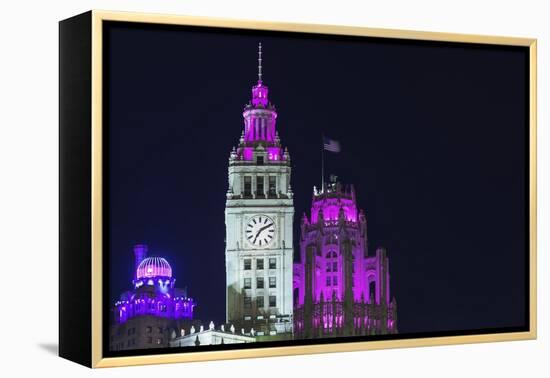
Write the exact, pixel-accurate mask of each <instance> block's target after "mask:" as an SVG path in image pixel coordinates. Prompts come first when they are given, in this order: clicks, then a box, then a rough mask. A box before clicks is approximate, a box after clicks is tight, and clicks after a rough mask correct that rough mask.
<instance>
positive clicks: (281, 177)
mask: <svg viewBox="0 0 550 378" xmlns="http://www.w3.org/2000/svg"><path fill="white" fill-rule="evenodd" d="M260 49H261V47H260ZM259 54H260V55H259V56H260V61H259V62H260V67H261V50H260V53H259ZM260 72H261V68H260ZM276 119H277V112H276V110H275V106H274V105H273V104H271V103H270V102H269V100H268V87H267V86H266V85H264V84H263V82H262V79H261V73H260V74H259V77H258V82H257V84H256V85H254V86H253V87H252V99H251V101H250V102H249V103H248V104H247V105H246V106H245V108H244V111H243V120H244V129H243V132H242V135H241V138H240V140H239V144H238V146H237V147H236V148H235V147H234V148H233V150H232V151H231V153H230V156H229V167H228V179H229V180H228V181H229V182H228V184H229V185H228V190H227V195H226V197H227V199H226V208H225V226H226V240H225V244H226V246H225V262H226V286H227V292H226V322H227V323H231V324H235V326H236V327H237V328H239V329H240V328H241V327H243V328H246V329H249V328H255V329H257V330H258V331H260V332H263V333H266V334H273V333H275V334H279V333H288V332H291V330H292V311H293V304H292V264H293V245H292V243H293V240H292V239H293V235H292V232H293V217H294V204H293V193H292V190H291V187H290V173H291V168H290V155H289V153H288V151H287V150H286V149H283V147H282V145H281V142H280V139H279V136H278V134H277V130H276V127H275V125H276Z"/></svg>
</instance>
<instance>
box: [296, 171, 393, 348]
mask: <svg viewBox="0 0 550 378" xmlns="http://www.w3.org/2000/svg"><path fill="white" fill-rule="evenodd" d="M293 287H294V333H295V336H296V337H298V338H300V337H303V338H312V337H330V336H351V335H373V334H388V333H396V332H397V323H396V321H397V318H396V307H397V306H396V302H395V298H393V299H392V298H391V297H390V274H389V260H388V257H387V255H386V250H385V249H383V248H378V249H377V250H376V253H375V254H374V255H369V253H368V249H367V219H366V216H365V213H364V212H363V211H362V210H360V211H358V210H357V205H356V199H355V189H354V187H353V186H349V187H343V186H342V185H341V184H340V183H336V182H333V183H330V184H327V185H326V187H325V188H323V189H322V190H320V191H317V190H316V189H314V193H313V201H312V206H311V217H310V218H308V217H307V215H306V214H304V216H303V218H302V222H301V237H300V262H299V263H295V264H294V284H293Z"/></svg>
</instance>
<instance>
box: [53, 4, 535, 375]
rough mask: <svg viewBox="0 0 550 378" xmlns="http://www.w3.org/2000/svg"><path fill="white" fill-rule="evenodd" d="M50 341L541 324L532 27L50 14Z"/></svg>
mask: <svg viewBox="0 0 550 378" xmlns="http://www.w3.org/2000/svg"><path fill="white" fill-rule="evenodd" d="M59 61H60V84H59V85H60V113H59V114H60V277H59V279H60V308H59V311H60V316H59V320H60V334H59V340H60V355H61V356H62V357H65V358H67V359H70V360H73V361H75V362H78V363H81V364H83V365H86V366H90V367H107V366H121V365H136V364H147V363H166V362H178V361H201V360H211V359H227V358H243V357H255V356H275V355H287V354H305V353H324V352H331V351H352V350H366V349H374V348H393V347H407V346H428V345H442V344H454V343H470V342H486V341H503V340H519V339H532V338H535V337H536V296H535V294H536V288H535V283H536V256H535V252H536V245H535V241H536V191H535V190H536V41H535V40H533V39H522V38H510V37H490V36H473V35H458V34H443V33H429V32H413V31H399V30H380V29H370V28H359V27H343V26H328V25H311V24H285V23H268V22H255V21H235V20H224V19H210V18H194V17H183V16H169V15H149V14H135V13H115V12H104V11H91V12H88V13H85V14H82V15H79V16H75V17H73V18H70V19H67V20H64V21H61V22H60V60H59Z"/></svg>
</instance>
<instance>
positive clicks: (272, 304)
mask: <svg viewBox="0 0 550 378" xmlns="http://www.w3.org/2000/svg"><path fill="white" fill-rule="evenodd" d="M269 307H277V297H276V296H275V295H270V296H269Z"/></svg>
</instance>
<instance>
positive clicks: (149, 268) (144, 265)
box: [136, 257, 172, 279]
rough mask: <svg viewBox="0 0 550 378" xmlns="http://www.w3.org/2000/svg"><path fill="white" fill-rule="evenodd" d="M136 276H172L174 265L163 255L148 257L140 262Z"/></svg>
mask: <svg viewBox="0 0 550 378" xmlns="http://www.w3.org/2000/svg"><path fill="white" fill-rule="evenodd" d="M136 277H137V278H138V279H141V278H150V277H172V267H171V266H170V264H168V261H166V259H164V258H162V257H148V258H146V259H144V260H143V261H142V262H141V263H140V264H139V266H138V268H137V272H136Z"/></svg>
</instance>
